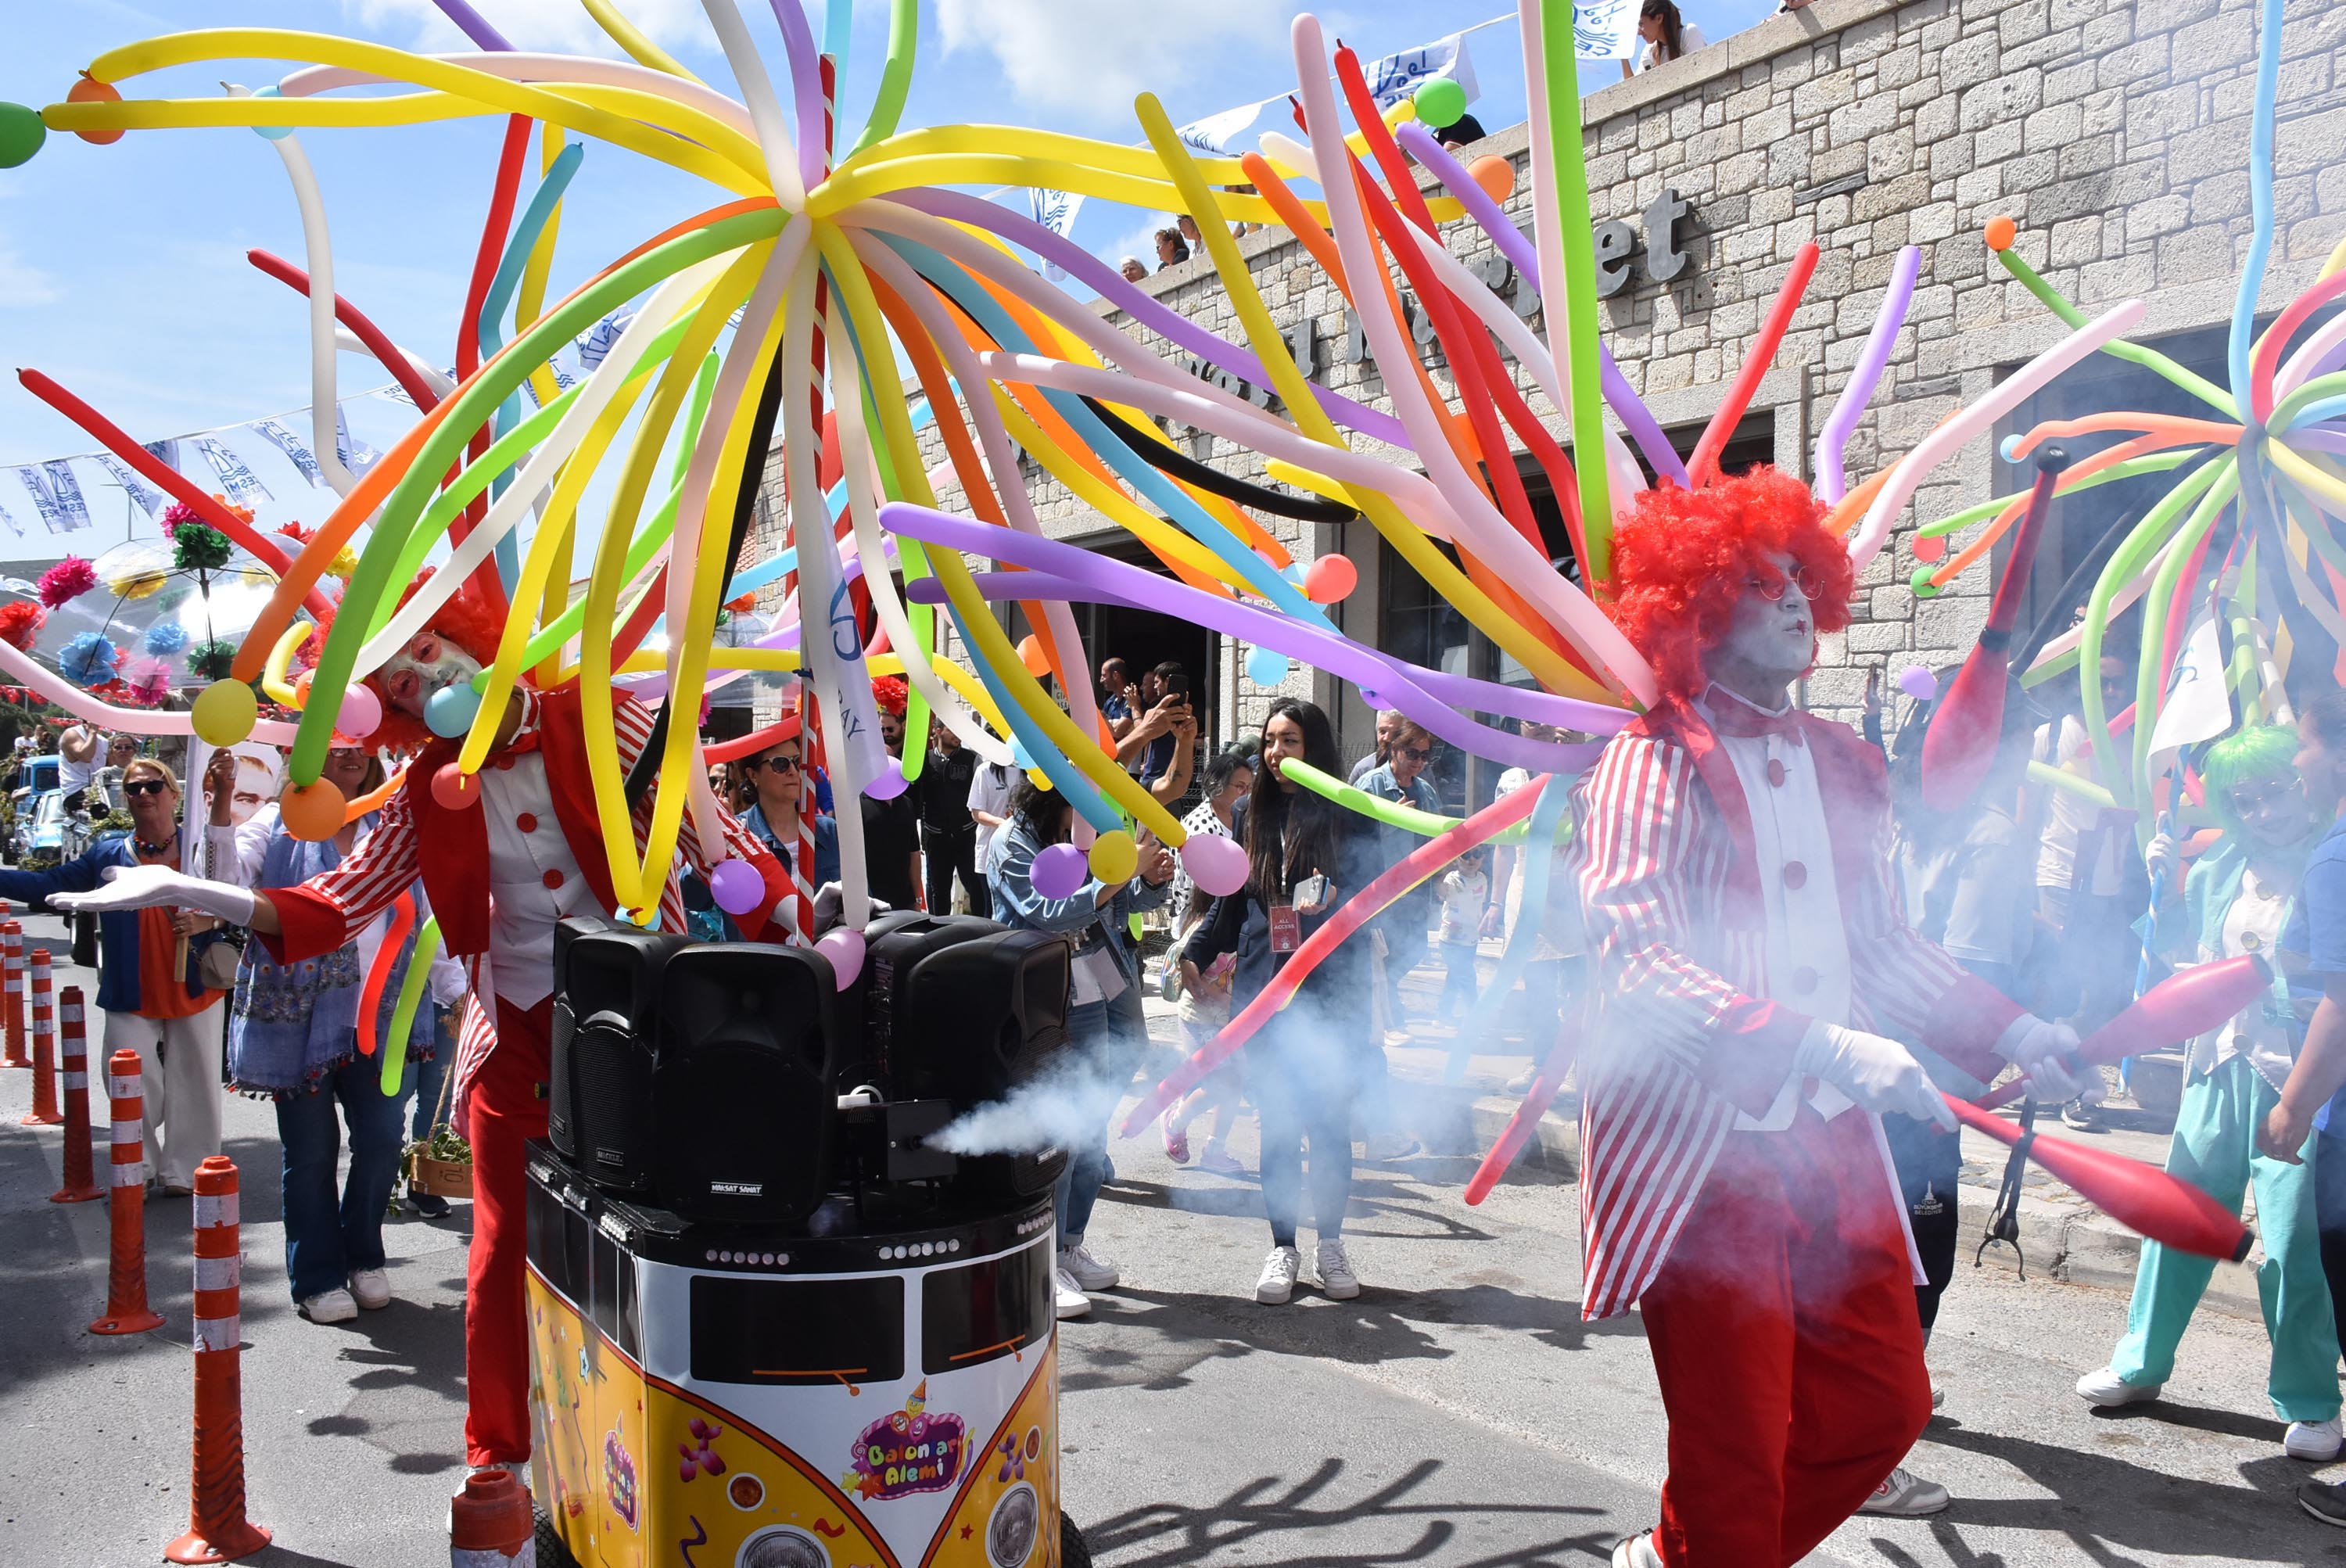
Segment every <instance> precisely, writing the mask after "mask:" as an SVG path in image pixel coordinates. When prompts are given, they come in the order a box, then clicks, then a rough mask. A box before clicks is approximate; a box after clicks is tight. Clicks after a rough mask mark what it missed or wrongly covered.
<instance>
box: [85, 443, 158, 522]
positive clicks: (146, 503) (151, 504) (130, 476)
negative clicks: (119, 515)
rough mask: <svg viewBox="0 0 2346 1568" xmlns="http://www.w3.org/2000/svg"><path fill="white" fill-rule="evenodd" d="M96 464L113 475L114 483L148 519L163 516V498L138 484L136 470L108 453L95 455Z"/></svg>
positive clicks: (143, 485)
mask: <svg viewBox="0 0 2346 1568" xmlns="http://www.w3.org/2000/svg"><path fill="white" fill-rule="evenodd" d="M97 465H98V466H99V467H100V468H103V469H105V470H106V471H107V473H111V474H112V475H114V482H115V483H116V484H119V485H120V486H122V493H123V494H126V495H128V496H129V497H130V499H131V501H132V503H133V504H136V505H137V506H138V509H139V510H140V511H142V512H144V513H146V514H147V515H148V516H149V517H160V516H161V515H162V514H163V508H164V505H165V503H164V500H163V498H162V497H161V496H160V495H158V494H155V492H153V491H152V490H149V489H148V488H147V486H146V485H145V484H143V483H141V482H140V480H139V478H138V471H137V470H135V469H133V468H132V467H131V466H130V465H129V464H128V463H125V462H123V461H122V459H120V458H118V457H117V456H115V455H114V454H113V453H110V452H101V453H97Z"/></svg>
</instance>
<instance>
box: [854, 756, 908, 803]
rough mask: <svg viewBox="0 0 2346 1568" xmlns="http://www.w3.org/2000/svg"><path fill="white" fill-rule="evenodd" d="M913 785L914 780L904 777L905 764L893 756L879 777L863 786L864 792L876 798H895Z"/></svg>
mask: <svg viewBox="0 0 2346 1568" xmlns="http://www.w3.org/2000/svg"><path fill="white" fill-rule="evenodd" d="M912 787H913V786H912V781H911V780H910V779H906V778H905V777H904V765H903V763H901V762H899V761H897V760H896V759H894V758H892V757H891V758H890V759H888V766H887V767H885V768H882V769H881V770H880V776H879V777H878V778H876V779H872V782H871V783H869V784H866V785H865V786H864V787H863V792H864V793H865V794H866V795H869V796H871V797H872V799H874V800H893V799H895V798H896V797H897V796H899V795H902V794H903V792H904V791H905V790H907V789H911V788H912Z"/></svg>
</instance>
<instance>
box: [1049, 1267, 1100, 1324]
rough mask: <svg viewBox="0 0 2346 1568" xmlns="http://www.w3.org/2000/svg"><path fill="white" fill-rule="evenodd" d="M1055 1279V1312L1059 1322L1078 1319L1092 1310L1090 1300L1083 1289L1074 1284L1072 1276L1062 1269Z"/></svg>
mask: <svg viewBox="0 0 2346 1568" xmlns="http://www.w3.org/2000/svg"><path fill="white" fill-rule="evenodd" d="M1055 1278H1056V1280H1057V1283H1058V1289H1059V1297H1058V1304H1057V1311H1058V1318H1059V1321H1060V1322H1062V1323H1064V1322H1066V1320H1067V1319H1070V1318H1080V1317H1082V1316H1083V1315H1084V1314H1085V1313H1086V1312H1089V1311H1090V1310H1091V1309H1092V1298H1090V1297H1088V1296H1086V1295H1085V1294H1084V1288H1083V1287H1082V1286H1080V1285H1078V1284H1076V1281H1075V1277H1074V1276H1073V1275H1071V1274H1069V1273H1068V1272H1067V1271H1066V1269H1064V1268H1062V1269H1060V1270H1059V1271H1058V1273H1057V1275H1056V1277H1055Z"/></svg>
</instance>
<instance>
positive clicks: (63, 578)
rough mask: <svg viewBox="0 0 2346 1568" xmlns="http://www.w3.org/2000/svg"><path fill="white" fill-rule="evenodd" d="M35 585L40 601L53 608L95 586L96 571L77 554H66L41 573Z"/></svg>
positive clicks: (85, 592)
mask: <svg viewBox="0 0 2346 1568" xmlns="http://www.w3.org/2000/svg"><path fill="white" fill-rule="evenodd" d="M36 586H37V590H38V592H39V594H40V596H41V603H43V604H45V605H46V606H48V607H49V608H51V609H53V610H54V609H56V607H57V606H59V605H62V604H64V603H66V601H67V600H70V599H74V598H77V597H79V596H81V595H83V594H87V593H88V592H89V591H90V590H91V589H92V588H95V587H96V586H97V571H96V569H95V568H93V567H92V566H91V565H90V564H89V563H88V562H87V561H85V560H83V559H82V558H81V557H80V556H79V555H67V556H66V558H65V559H64V560H62V561H59V562H58V563H57V564H56V565H54V566H52V567H50V568H49V569H48V570H47V571H46V572H44V573H42V574H41V580H40V582H39V584H38V585H36Z"/></svg>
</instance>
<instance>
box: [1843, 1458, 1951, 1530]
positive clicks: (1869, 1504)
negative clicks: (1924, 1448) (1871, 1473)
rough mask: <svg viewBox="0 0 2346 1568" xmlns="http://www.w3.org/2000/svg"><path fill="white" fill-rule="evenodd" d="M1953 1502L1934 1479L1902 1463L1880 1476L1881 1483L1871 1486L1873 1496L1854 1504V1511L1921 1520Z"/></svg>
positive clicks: (1942, 1509)
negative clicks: (1924, 1476) (1931, 1479)
mask: <svg viewBox="0 0 2346 1568" xmlns="http://www.w3.org/2000/svg"><path fill="white" fill-rule="evenodd" d="M1949 1502H1953V1499H1952V1498H1950V1497H1949V1496H1948V1495H1947V1489H1946V1488H1945V1487H1943V1486H1941V1485H1940V1484H1939V1483H1938V1482H1937V1481H1924V1480H1923V1478H1922V1477H1921V1476H1919V1475H1916V1474H1915V1473H1914V1472H1913V1471H1911V1470H1908V1469H1907V1468H1906V1467H1905V1466H1904V1465H1900V1466H1899V1467H1898V1468H1897V1469H1895V1470H1893V1471H1891V1472H1890V1473H1889V1474H1888V1475H1885V1476H1883V1477H1882V1484H1881V1485H1880V1486H1877V1487H1875V1488H1874V1489H1873V1495H1872V1497H1869V1498H1867V1499H1866V1500H1865V1501H1864V1502H1861V1503H1859V1504H1858V1505H1857V1511H1858V1512H1860V1513H1879V1514H1884V1515H1887V1516H1888V1517H1890V1518H1892V1519H1922V1518H1924V1517H1926V1516H1928V1515H1930V1514H1933V1513H1943V1512H1946V1509H1947V1504H1948V1503H1949Z"/></svg>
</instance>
